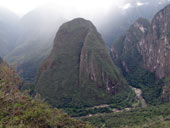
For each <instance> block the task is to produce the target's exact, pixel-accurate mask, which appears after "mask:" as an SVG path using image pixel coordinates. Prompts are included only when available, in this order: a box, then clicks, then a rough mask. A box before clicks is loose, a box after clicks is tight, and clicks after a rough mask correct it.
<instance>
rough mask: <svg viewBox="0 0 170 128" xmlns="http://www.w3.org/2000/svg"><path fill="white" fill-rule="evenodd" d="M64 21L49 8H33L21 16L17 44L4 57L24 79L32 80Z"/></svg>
mask: <svg viewBox="0 0 170 128" xmlns="http://www.w3.org/2000/svg"><path fill="white" fill-rule="evenodd" d="M64 21H65V20H64V19H63V18H62V17H60V14H58V13H56V12H55V11H53V10H49V9H35V10H33V11H31V12H29V13H28V14H26V15H25V16H23V17H22V19H21V20H20V22H19V24H20V28H21V34H20V36H19V38H18V40H17V42H18V43H19V45H18V47H16V48H15V49H14V50H12V51H11V52H10V54H8V55H7V56H6V57H5V59H7V60H8V62H9V64H12V65H16V66H17V70H18V73H19V74H20V75H21V76H22V77H23V78H24V80H26V81H33V80H34V78H35V75H36V72H37V69H38V66H39V64H40V63H41V62H42V61H43V60H44V59H45V58H46V57H47V56H48V55H49V53H50V51H51V48H52V43H53V40H54V37H55V33H56V31H57V29H58V27H59V25H61V24H62V23H63V22H64Z"/></svg>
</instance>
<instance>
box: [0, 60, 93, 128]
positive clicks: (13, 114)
mask: <svg viewBox="0 0 170 128" xmlns="http://www.w3.org/2000/svg"><path fill="white" fill-rule="evenodd" d="M18 84H20V78H19V77H18V76H17V75H16V73H15V72H14V71H12V70H11V69H10V68H9V67H8V65H7V64H6V63H4V62H3V63H1V64H0V128H32V127H33V128H55V127H57V128H92V126H91V125H90V124H88V123H86V122H82V121H79V120H75V119H73V118H70V117H69V116H68V115H66V114H65V113H63V112H62V111H60V110H58V109H55V108H52V107H51V106H49V105H48V104H46V103H44V102H43V101H42V100H40V99H38V98H36V99H33V98H31V97H30V96H28V95H27V94H24V93H21V92H19V90H18V88H17V85H18Z"/></svg>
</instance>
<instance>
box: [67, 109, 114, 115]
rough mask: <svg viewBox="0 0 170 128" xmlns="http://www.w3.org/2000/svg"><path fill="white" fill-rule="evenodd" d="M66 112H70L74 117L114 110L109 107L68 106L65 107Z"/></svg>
mask: <svg viewBox="0 0 170 128" xmlns="http://www.w3.org/2000/svg"><path fill="white" fill-rule="evenodd" d="M65 111H66V113H68V114H69V115H70V116H72V117H81V116H87V115H89V114H97V113H110V112H112V111H111V110H110V108H109V107H104V108H92V109H88V108H84V107H82V108H67V109H65Z"/></svg>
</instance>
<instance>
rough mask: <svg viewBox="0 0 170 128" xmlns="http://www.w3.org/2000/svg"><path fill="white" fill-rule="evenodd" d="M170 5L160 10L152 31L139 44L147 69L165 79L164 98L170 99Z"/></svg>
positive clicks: (152, 25)
mask: <svg viewBox="0 0 170 128" xmlns="http://www.w3.org/2000/svg"><path fill="white" fill-rule="evenodd" d="M169 11H170V5H168V6H166V7H165V8H163V9H162V10H160V11H159V12H158V13H157V14H156V15H155V17H154V18H153V20H152V23H151V27H150V30H149V32H148V34H147V35H146V36H145V38H144V39H142V40H141V42H140V43H139V51H140V53H141V55H142V57H143V62H144V66H145V68H146V69H147V70H148V71H150V72H153V73H155V76H156V77H157V79H164V83H165V86H164V87H163V91H162V98H163V99H164V100H166V101H169V97H170V86H169V83H170V82H169V76H170V62H169V55H170V52H169V49H170V45H169V42H170V18H169V17H170V13H169Z"/></svg>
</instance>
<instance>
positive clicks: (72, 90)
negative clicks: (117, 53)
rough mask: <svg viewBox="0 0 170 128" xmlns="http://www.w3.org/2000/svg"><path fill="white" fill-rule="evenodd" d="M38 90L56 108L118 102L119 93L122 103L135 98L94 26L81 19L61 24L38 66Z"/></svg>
mask: <svg viewBox="0 0 170 128" xmlns="http://www.w3.org/2000/svg"><path fill="white" fill-rule="evenodd" d="M35 91H36V92H38V93H39V94H40V95H41V96H42V97H43V98H45V99H46V100H47V101H48V102H49V103H50V104H52V105H54V106H57V107H75V106H76V107H85V106H94V105H100V104H105V103H115V102H116V101H115V99H114V97H115V96H118V95H119V96H120V102H123V101H125V100H129V99H130V100H132V101H133V99H134V98H135V97H134V98H132V97H133V95H134V94H133V92H132V90H131V89H130V88H129V87H128V84H127V82H126V81H125V79H124V78H123V76H122V75H121V73H120V71H119V69H118V68H117V67H116V66H115V64H114V63H113V62H112V60H111V57H110V56H109V55H108V53H107V50H106V48H105V44H104V41H103V39H102V38H101V36H100V34H99V33H98V32H97V30H96V28H95V26H94V25H93V24H92V23H91V22H90V21H87V20H84V19H81V18H78V19H74V20H72V21H69V22H67V23H65V24H63V25H62V26H61V27H60V29H59V31H58V32H57V34H56V37H55V40H54V46H53V49H52V52H51V54H50V56H49V57H47V58H46V60H45V61H44V62H43V63H42V64H41V66H40V68H39V73H38V76H37V82H36V86H35ZM73 94H74V95H73ZM131 98H132V99H131ZM129 104H131V102H130V103H129Z"/></svg>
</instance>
